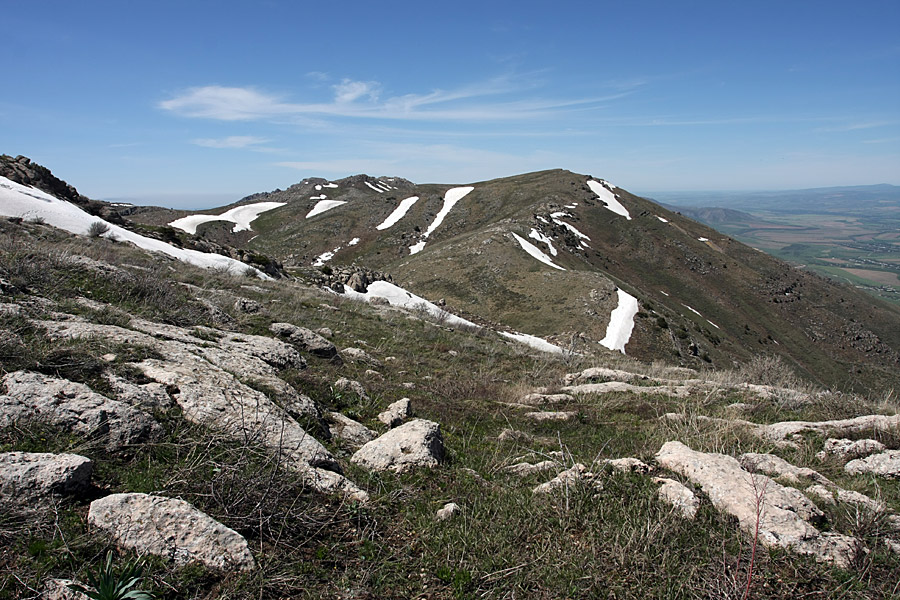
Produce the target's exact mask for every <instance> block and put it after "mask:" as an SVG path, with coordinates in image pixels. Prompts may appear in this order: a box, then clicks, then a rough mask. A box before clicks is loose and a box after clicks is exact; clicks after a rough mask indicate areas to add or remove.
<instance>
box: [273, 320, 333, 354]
mask: <svg viewBox="0 0 900 600" xmlns="http://www.w3.org/2000/svg"><path fill="white" fill-rule="evenodd" d="M269 331H271V332H272V333H274V334H275V335H277V336H278V337H280V338H281V339H283V340H285V341H287V342H289V343H291V344H293V345H294V346H296V347H298V348H300V349H301V350H304V351H306V352H309V353H310V354H314V355H316V356H319V357H321V358H335V357H336V356H337V355H338V351H337V348H335V347H334V344H332V343H331V342H329V341H328V340H326V339H325V338H324V337H322V336H321V335H319V334H318V333H315V332H313V331H310V330H309V329H307V328H305V327H298V326H297V325H292V324H291V323H272V325H270V326H269Z"/></svg>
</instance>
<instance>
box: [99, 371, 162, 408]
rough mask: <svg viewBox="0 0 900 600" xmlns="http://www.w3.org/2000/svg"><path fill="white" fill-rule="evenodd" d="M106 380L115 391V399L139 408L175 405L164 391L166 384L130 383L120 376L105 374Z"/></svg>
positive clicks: (153, 382)
mask: <svg viewBox="0 0 900 600" xmlns="http://www.w3.org/2000/svg"><path fill="white" fill-rule="evenodd" d="M106 380H107V381H108V382H109V385H110V386H111V387H112V389H113V390H115V392H116V400H119V401H120V402H124V403H125V404H128V405H130V406H133V407H135V408H139V409H141V410H150V411H152V410H159V411H165V410H168V409H170V408H172V407H173V406H175V401H174V400H172V397H171V396H169V393H168V392H167V391H166V386H164V385H163V384H161V383H157V382H155V381H152V382H150V383H141V384H137V383H131V382H130V381H127V380H125V379H122V378H121V377H116V376H115V375H112V374H107V376H106Z"/></svg>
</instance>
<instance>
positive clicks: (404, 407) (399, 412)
mask: <svg viewBox="0 0 900 600" xmlns="http://www.w3.org/2000/svg"><path fill="white" fill-rule="evenodd" d="M411 416H412V406H411V405H410V402H409V398H401V399H400V400H397V401H396V402H392V403H391V404H388V407H387V410H385V411H384V412H383V413H380V414H379V415H378V420H379V421H381V422H382V423H384V424H385V425H387V426H388V427H397V426H398V425H400V424H401V423H403V421H405V420H406V419H408V418H410V417H411Z"/></svg>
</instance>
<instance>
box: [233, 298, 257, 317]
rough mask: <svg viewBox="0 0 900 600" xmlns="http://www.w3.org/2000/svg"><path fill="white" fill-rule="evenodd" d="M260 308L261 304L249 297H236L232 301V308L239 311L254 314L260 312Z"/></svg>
mask: <svg viewBox="0 0 900 600" xmlns="http://www.w3.org/2000/svg"><path fill="white" fill-rule="evenodd" d="M262 309H263V306H262V304H260V303H259V302H257V301H256V300H251V299H250V298H238V299H237V300H235V301H234V310H236V311H237V312H239V313H245V314H248V315H255V314H258V313H261V312H262Z"/></svg>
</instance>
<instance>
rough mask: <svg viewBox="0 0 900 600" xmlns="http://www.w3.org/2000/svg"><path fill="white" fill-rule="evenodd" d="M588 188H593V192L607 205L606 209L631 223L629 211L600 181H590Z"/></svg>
mask: <svg viewBox="0 0 900 600" xmlns="http://www.w3.org/2000/svg"><path fill="white" fill-rule="evenodd" d="M587 184H588V187H589V188H591V191H592V192H594V193H595V194H597V197H598V198H600V201H601V202H603V204H605V205H606V208H608V209H609V210H611V211H613V212H614V213H616V214H617V215H622V216H623V217H625V218H626V219H628V220H629V221H630V220H631V215H630V214H628V209H627V208H625V207H624V206H622V203H621V202H619V201H618V200H617V199H616V195H615V194H613V193H612V192H611V191H609V190H608V189H606V187H604V185H603V184H602V183H600V182H599V181H594V180H593V179H589V180H588V182H587Z"/></svg>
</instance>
